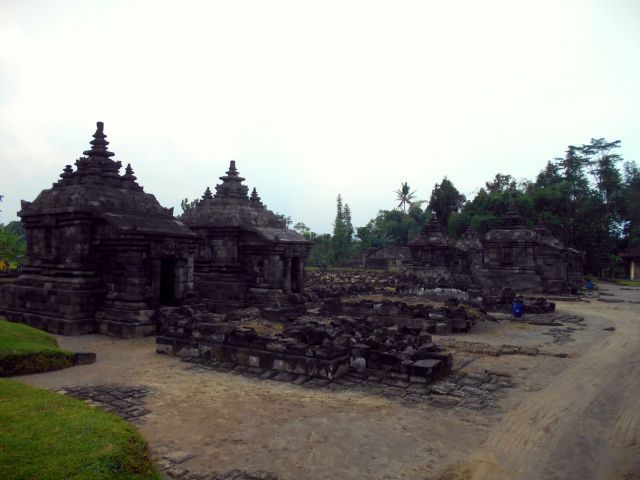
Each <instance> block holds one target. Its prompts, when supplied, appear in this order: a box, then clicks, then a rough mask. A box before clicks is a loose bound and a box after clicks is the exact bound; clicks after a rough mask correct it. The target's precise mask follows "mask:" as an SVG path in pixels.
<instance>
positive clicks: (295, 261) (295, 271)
mask: <svg viewBox="0 0 640 480" xmlns="http://www.w3.org/2000/svg"><path fill="white" fill-rule="evenodd" d="M300 272H301V268H300V257H292V258H291V291H292V292H293V293H300V290H301V288H300V287H301V284H302V282H301V278H300Z"/></svg>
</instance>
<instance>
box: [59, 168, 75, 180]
mask: <svg viewBox="0 0 640 480" xmlns="http://www.w3.org/2000/svg"><path fill="white" fill-rule="evenodd" d="M71 175H73V168H71V165H65V167H64V170H62V173H61V174H60V178H68V177H70V176H71Z"/></svg>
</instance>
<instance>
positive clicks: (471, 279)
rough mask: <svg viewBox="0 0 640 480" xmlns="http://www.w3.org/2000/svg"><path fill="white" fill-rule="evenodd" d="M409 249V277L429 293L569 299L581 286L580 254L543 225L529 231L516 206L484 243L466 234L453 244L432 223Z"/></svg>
mask: <svg viewBox="0 0 640 480" xmlns="http://www.w3.org/2000/svg"><path fill="white" fill-rule="evenodd" d="M409 248H410V249H411V252H412V263H411V265H409V266H408V267H407V271H408V272H409V273H410V275H411V276H413V277H414V278H415V279H416V281H418V282H420V283H422V284H424V285H425V286H426V287H428V288H436V287H445V288H461V289H469V288H481V289H487V290H501V289H503V288H505V287H508V288H511V289H514V290H518V291H522V292H531V293H569V292H571V291H574V290H576V289H578V288H580V286H581V285H582V282H583V270H582V265H583V260H584V253H583V252H580V251H578V250H575V249H573V248H569V247H566V246H565V245H564V244H563V243H562V242H560V241H559V240H557V239H555V238H554V237H553V236H552V235H551V232H550V231H549V229H548V228H546V227H545V226H544V225H542V224H539V225H537V226H536V227H535V228H534V229H531V228H528V227H527V226H526V224H525V220H524V218H523V217H522V216H521V215H520V213H519V212H518V210H517V208H516V207H515V206H514V205H511V206H510V207H509V209H508V210H507V212H506V214H505V215H504V218H503V220H502V224H501V225H500V226H499V227H498V228H495V229H493V230H490V231H489V232H487V234H486V235H485V236H484V237H483V238H481V237H480V236H479V235H478V233H477V232H476V231H475V230H473V229H470V230H469V231H467V232H466V233H465V234H464V235H463V236H462V237H461V238H460V239H459V240H458V241H457V242H454V241H453V240H452V239H451V238H449V237H448V236H447V235H446V233H444V232H443V231H442V228H441V227H440V225H439V223H438V222H437V221H436V220H435V218H432V219H431V221H429V222H428V223H427V224H426V225H425V227H424V229H423V230H422V232H421V233H420V235H418V237H416V238H415V239H414V240H413V241H412V242H411V243H410V244H409Z"/></svg>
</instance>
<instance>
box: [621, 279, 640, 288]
mask: <svg viewBox="0 0 640 480" xmlns="http://www.w3.org/2000/svg"><path fill="white" fill-rule="evenodd" d="M616 283H617V284H618V285H622V286H624V287H640V280H616Z"/></svg>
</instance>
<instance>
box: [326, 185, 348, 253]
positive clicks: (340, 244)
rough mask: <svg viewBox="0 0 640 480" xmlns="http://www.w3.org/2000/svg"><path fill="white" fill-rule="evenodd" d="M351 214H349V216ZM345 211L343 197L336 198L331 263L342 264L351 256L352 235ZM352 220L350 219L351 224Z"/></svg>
mask: <svg viewBox="0 0 640 480" xmlns="http://www.w3.org/2000/svg"><path fill="white" fill-rule="evenodd" d="M350 215H351V214H350V213H349V216H350ZM345 220H346V219H345V211H344V207H343V206H342V195H340V194H338V198H336V218H335V220H334V222H333V235H332V236H331V254H332V258H331V260H332V261H331V263H340V262H341V261H342V260H345V259H346V258H348V257H349V256H350V254H351V252H350V249H349V244H350V234H349V227H348V226H347V223H346V221H345ZM350 221H351V219H350V218H349V222H350Z"/></svg>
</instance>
